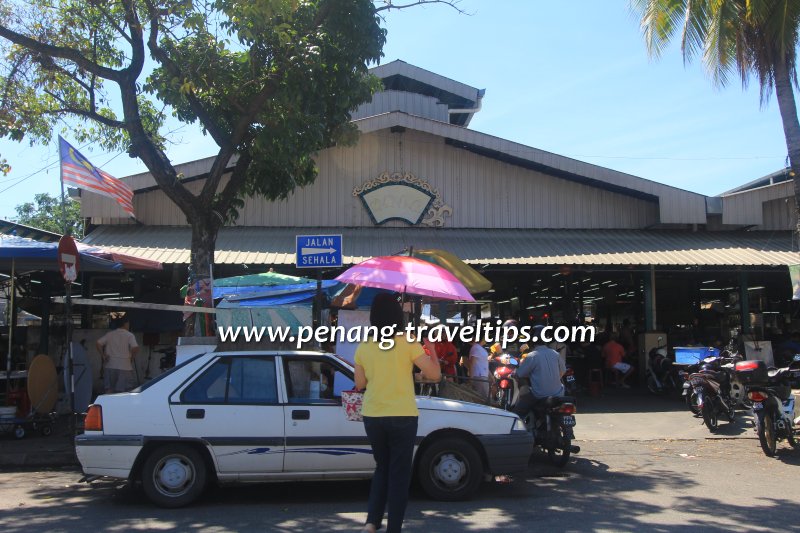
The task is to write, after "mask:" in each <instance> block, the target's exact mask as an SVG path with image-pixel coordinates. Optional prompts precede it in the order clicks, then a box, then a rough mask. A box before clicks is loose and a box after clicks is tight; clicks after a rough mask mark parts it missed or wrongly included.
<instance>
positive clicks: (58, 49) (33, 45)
mask: <svg viewBox="0 0 800 533" xmlns="http://www.w3.org/2000/svg"><path fill="white" fill-rule="evenodd" d="M0 37H3V38H5V39H8V40H9V41H11V42H12V43H14V44H17V45H19V46H22V47H23V48H27V49H28V50H31V51H33V52H36V53H38V54H42V55H45V56H53V57H58V58H61V59H66V60H68V61H72V62H73V63H75V64H76V65H78V66H79V67H81V68H83V69H84V70H86V71H88V72H91V73H92V74H96V75H97V76H100V77H101V78H105V79H108V80H112V81H116V82H119V81H121V80H122V77H123V74H122V71H119V70H114V69H113V68H108V67H104V66H102V65H99V64H97V63H95V62H94V61H91V60H90V59H88V58H87V57H86V56H84V55H83V54H81V53H80V52H79V51H77V50H75V49H74V48H66V47H63V46H53V45H51V44H45V43H43V42H40V41H37V40H36V39H32V38H30V37H28V36H26V35H22V34H20V33H17V32H15V31H13V30H11V29H9V28H7V27H5V26H0Z"/></svg>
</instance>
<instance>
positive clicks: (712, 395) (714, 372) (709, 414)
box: [689, 359, 736, 433]
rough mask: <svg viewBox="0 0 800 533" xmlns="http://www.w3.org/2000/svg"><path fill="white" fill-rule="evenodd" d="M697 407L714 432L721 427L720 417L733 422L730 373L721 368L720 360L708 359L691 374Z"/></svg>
mask: <svg viewBox="0 0 800 533" xmlns="http://www.w3.org/2000/svg"><path fill="white" fill-rule="evenodd" d="M689 382H690V383H691V386H692V389H693V391H694V394H695V396H696V398H697V407H698V409H699V410H700V413H701V414H702V416H703V423H704V424H705V425H706V426H707V427H708V429H709V430H710V431H711V432H712V433H713V432H715V431H717V429H718V428H719V417H720V415H725V417H726V418H727V419H728V420H729V421H730V422H733V420H734V418H735V416H736V410H735V408H734V404H733V402H732V401H731V399H730V396H729V391H730V375H729V374H728V372H727V370H724V369H722V368H721V365H720V363H719V361H718V360H708V359H707V360H706V361H704V364H703V365H702V366H701V367H700V370H699V371H698V372H695V373H694V374H691V375H690V376H689Z"/></svg>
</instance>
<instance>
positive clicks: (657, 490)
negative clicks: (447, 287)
mask: <svg viewBox="0 0 800 533" xmlns="http://www.w3.org/2000/svg"><path fill="white" fill-rule="evenodd" d="M582 446H583V451H582V452H581V454H580V455H579V456H577V457H575V458H574V459H573V460H572V461H571V462H570V464H569V465H568V466H567V467H566V468H565V469H563V470H562V469H558V468H555V467H552V466H550V465H549V464H547V461H546V458H545V457H543V456H542V455H541V454H536V455H534V457H533V458H532V461H531V464H530V467H529V469H528V471H527V472H525V473H524V474H522V475H519V476H515V478H514V480H513V482H511V483H496V482H494V483H484V484H483V485H482V486H481V488H480V490H479V492H478V493H477V494H476V496H475V497H474V498H473V499H472V500H470V501H466V502H436V501H431V500H428V499H427V498H425V497H424V496H423V495H422V494H421V493H420V491H419V490H412V497H411V502H410V504H409V508H408V512H407V513H406V522H405V526H404V529H403V531H407V532H409V533H413V532H425V533H456V532H457V533H461V532H482V531H486V532H490V531H504V532H520V533H522V532H529V531H546V532H548V533H549V532H560V531H565V532H584V531H596V532H612V531H613V532H628V531H630V532H637V533H638V532H641V531H656V532H658V533H673V532H675V533H678V532H693V531H698V532H700V531H702V532H706V531H720V532H722V531H742V532H750V531H756V532H765V533H766V532H772V531H775V530H776V529H777V530H781V531H800V527H798V525H797V524H800V505H798V504H799V503H800V497H798V494H797V491H796V485H797V473H798V469H800V451H798V450H790V449H788V448H786V447H785V445H784V446H782V447H781V449H780V451H779V454H778V457H777V458H775V459H770V458H767V457H765V456H764V455H763V453H761V450H760V448H759V446H758V443H756V442H754V441H751V440H749V439H733V440H705V439H704V440H693V441H602V442H597V441H591V442H586V443H584V444H583V445H582ZM79 476H80V474H79V473H78V471H77V470H68V471H64V470H58V471H45V472H41V471H40V472H17V473H5V474H0V501H2V502H3V505H2V506H0V531H3V532H4V533H37V532H39V531H41V532H45V531H46V532H54V533H58V532H71V531H94V532H101V531H134V530H135V531H165V530H170V531H208V532H214V533H228V532H250V531H253V532H256V531H257V532H264V531H269V532H277V533H289V532H294V531H309V532H315V533H317V532H319V533H323V532H328V531H332V532H333V531H335V532H339V531H358V530H359V528H360V526H361V524H362V523H363V520H364V519H365V516H366V506H367V498H368V493H369V482H329V483H272V484H258V485H243V486H238V487H223V488H213V489H211V490H210V491H209V492H208V493H207V494H206V495H205V496H204V497H203V499H202V500H201V501H199V502H198V503H197V504H195V505H193V506H191V507H188V508H185V509H175V510H169V509H159V508H157V507H155V506H153V505H151V504H150V503H149V502H148V501H147V500H146V499H145V497H144V495H143V494H142V492H141V491H140V490H137V489H134V488H130V487H126V486H123V485H122V484H119V483H112V482H107V481H101V482H99V483H97V482H96V483H93V484H92V485H86V484H79V483H77V479H78V478H79Z"/></svg>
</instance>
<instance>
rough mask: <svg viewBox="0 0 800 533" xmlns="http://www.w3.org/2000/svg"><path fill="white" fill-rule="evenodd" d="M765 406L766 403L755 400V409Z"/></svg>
mask: <svg viewBox="0 0 800 533" xmlns="http://www.w3.org/2000/svg"><path fill="white" fill-rule="evenodd" d="M763 408H764V404H763V403H761V402H753V410H754V411H755V410H756V409H763Z"/></svg>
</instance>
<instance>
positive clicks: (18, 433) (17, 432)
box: [14, 424, 25, 439]
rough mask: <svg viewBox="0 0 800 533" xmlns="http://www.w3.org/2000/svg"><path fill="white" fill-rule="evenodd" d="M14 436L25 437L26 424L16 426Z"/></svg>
mask: <svg viewBox="0 0 800 533" xmlns="http://www.w3.org/2000/svg"><path fill="white" fill-rule="evenodd" d="M14 438H15V439H24V438H25V426H23V425H21V424H20V425H16V426H14Z"/></svg>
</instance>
